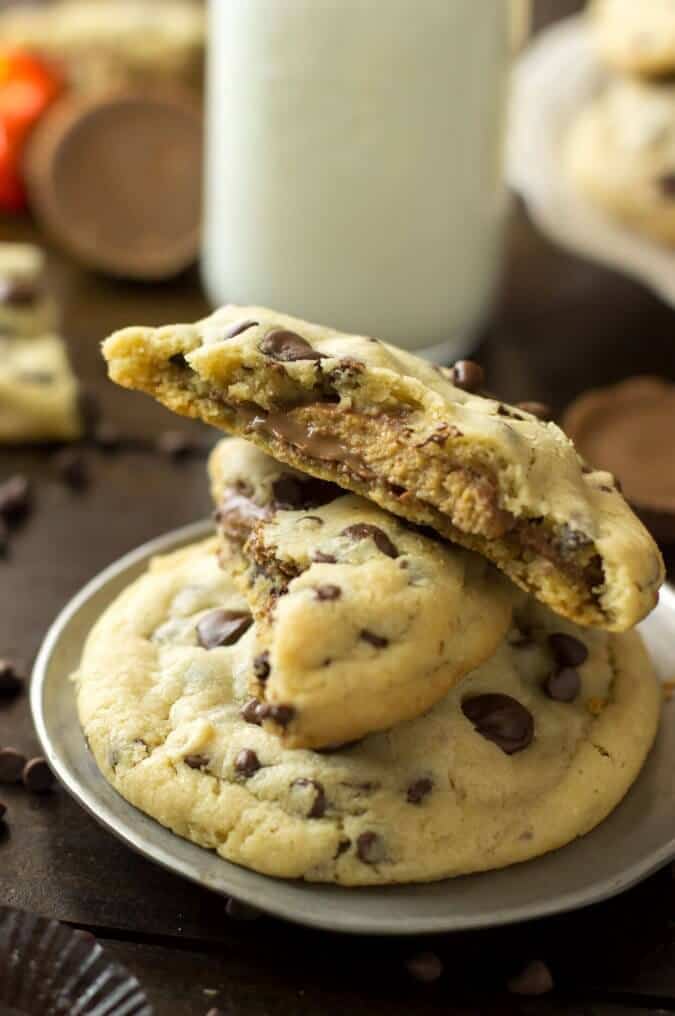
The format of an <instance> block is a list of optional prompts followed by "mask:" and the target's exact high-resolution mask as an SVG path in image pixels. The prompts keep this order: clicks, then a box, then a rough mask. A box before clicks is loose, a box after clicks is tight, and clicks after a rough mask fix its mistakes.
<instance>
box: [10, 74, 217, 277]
mask: <svg viewBox="0 0 675 1016" xmlns="http://www.w3.org/2000/svg"><path fill="white" fill-rule="evenodd" d="M201 159H202V118H201V111H200V108H199V104H198V103H197V101H196V100H195V99H194V98H193V96H192V94H191V93H190V92H188V91H184V90H176V89H171V90H168V89H167V90H164V89H162V90H153V91H140V92H128V91H127V92H121V93H116V94H113V95H109V96H107V97H99V98H96V99H93V100H92V99H89V100H85V99H81V98H77V97H72V96H71V97H70V98H67V99H64V100H63V101H61V102H60V103H58V104H57V105H56V106H54V107H52V109H51V110H50V111H49V112H48V114H47V115H45V117H43V119H42V120H41V121H40V123H39V124H38V126H37V127H36V129H35V131H34V132H33V134H32V136H31V142H30V144H29V146H28V149H27V152H26V163H25V174H26V179H27V185H28V192H29V197H30V202H31V206H32V208H33V211H34V213H35V215H36V217H37V218H38V219H39V220H40V221H41V222H42V224H43V225H44V226H45V227H46V228H47V230H48V231H49V232H51V233H52V235H53V236H54V237H55V239H56V240H57V242H59V243H60V245H61V246H62V247H63V248H65V249H66V250H67V251H69V252H70V253H71V254H72V255H73V256H74V257H76V258H78V259H79V260H80V261H82V262H84V264H86V265H87V266H89V267H91V268H95V269H98V270H100V271H104V272H108V273H110V274H112V275H117V276H122V277H126V278H132V279H162V278H168V277H170V276H172V275H175V274H176V273H177V272H179V271H180V270H181V269H183V268H185V267H186V266H187V265H189V264H190V263H191V262H192V261H194V260H195V258H196V256H197V251H198V249H199V219H200V202H201V175H202V170H201Z"/></svg>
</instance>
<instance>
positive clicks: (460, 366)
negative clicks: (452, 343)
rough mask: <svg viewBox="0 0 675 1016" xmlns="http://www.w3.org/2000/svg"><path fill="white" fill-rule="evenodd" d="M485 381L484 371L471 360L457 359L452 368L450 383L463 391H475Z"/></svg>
mask: <svg viewBox="0 0 675 1016" xmlns="http://www.w3.org/2000/svg"><path fill="white" fill-rule="evenodd" d="M484 381H485V372H484V371H483V368H482V367H481V366H479V364H477V363H474V362H473V360H458V361H457V363H456V364H455V365H454V367H453V368H452V383H453V385H454V386H455V387H456V388H461V389H462V391H465V392H477V391H478V389H479V388H482V386H483V382H484Z"/></svg>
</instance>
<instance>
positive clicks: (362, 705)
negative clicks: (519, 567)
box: [210, 438, 522, 748]
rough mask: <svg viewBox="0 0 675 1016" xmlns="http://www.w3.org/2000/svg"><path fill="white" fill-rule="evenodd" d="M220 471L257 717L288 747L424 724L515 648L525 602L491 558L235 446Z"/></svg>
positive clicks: (220, 449)
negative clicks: (459, 688)
mask: <svg viewBox="0 0 675 1016" xmlns="http://www.w3.org/2000/svg"><path fill="white" fill-rule="evenodd" d="M210 472H211V477H212V486H213V488H214V496H215V500H216V504H217V505H218V509H217V516H218V519H219V525H220V529H221V533H222V552H223V554H224V555H225V559H226V560H227V561H230V562H232V563H233V566H234V568H235V572H236V573H237V574H239V573H240V572H241V571H242V568H243V569H244V570H243V574H242V578H241V587H242V590H243V592H244V594H245V596H246V598H247V600H248V602H249V605H250V607H251V610H252V612H253V615H254V617H255V618H256V621H257V622H258V632H257V637H256V650H255V653H254V656H253V660H252V663H251V666H250V667H249V669H248V678H249V682H248V683H249V688H250V690H251V694H252V695H253V696H254V697H255V699H257V700H259V701H260V706H259V707H258V708H257V713H256V715H257V716H259V717H260V718H261V719H262V720H263V723H264V726H265V727H266V729H269V730H273V731H274V732H275V733H277V734H278V736H279V737H281V739H282V741H283V742H284V744H285V745H286V746H287V747H291V748H320V747H323V746H326V745H334V744H341V743H343V742H346V741H353V740H355V739H357V738H359V737H363V736H364V735H365V734H367V733H370V732H371V731H374V730H385V729H387V728H388V727H392V726H394V724H396V723H400V722H401V721H402V720H407V719H411V718H412V717H414V716H418V715H419V714H420V713H423V712H424V711H425V710H427V709H429V708H430V707H431V706H432V705H433V704H434V703H435V702H437V701H438V700H439V699H440V698H442V697H443V695H445V694H446V692H448V691H449V689H450V688H451V687H452V686H453V685H454V684H456V682H457V681H459V680H460V679H461V678H462V677H464V675H465V674H466V673H468V671H470V670H473V669H474V667H477V666H478V664H479V663H482V662H483V660H485V659H487V658H488V656H491V655H492V653H493V652H494V651H495V649H496V648H497V646H498V645H499V643H500V642H501V640H502V638H503V637H504V635H505V633H506V631H507V629H508V627H509V624H510V622H511V612H512V607H513V603H514V602H515V600H516V598H517V597H518V596H519V595H520V596H522V594H519V593H518V591H517V590H516V588H515V587H514V586H513V585H512V584H511V583H510V582H509V581H508V580H507V579H505V578H504V576H503V575H501V574H500V573H499V572H498V571H497V570H496V569H495V568H493V567H492V566H491V565H490V564H489V563H488V562H487V561H486V560H485V559H484V558H481V557H479V556H478V555H476V554H471V553H470V552H468V551H465V550H462V548H461V547H454V546H452V545H450V544H445V543H443V542H442V541H440V540H438V539H436V538H434V537H433V535H432V536H429V535H427V534H424V533H421V532H418V531H416V530H415V529H414V527H412V526H410V525H409V524H407V523H404V522H402V521H401V520H400V519H398V518H397V517H396V516H395V515H391V514H390V513H389V512H385V511H383V510H382V509H381V508H378V507H377V506H376V505H374V504H372V503H371V502H370V501H366V500H365V499H364V498H361V497H355V496H354V495H352V494H347V493H345V491H343V490H340V488H339V487H336V486H334V485H331V484H327V483H322V482H321V481H317V480H314V479H312V478H311V477H307V476H304V475H303V474H302V473H298V472H297V471H295V470H292V469H289V468H288V466H283V465H281V464H280V463H278V462H275V461H274V460H273V459H270V458H269V456H267V455H265V454H264V453H263V452H261V451H259V450H258V449H257V448H255V447H254V446H253V445H250V444H249V443H248V442H245V441H241V440H238V439H236V438H234V439H230V440H225V441H222V442H221V443H220V444H219V445H217V446H216V448H215V449H214V451H213V453H212V455H211V460H210ZM247 528H248V532H249V535H248V538H245V539H244V542H243V543H242V542H241V541H242V538H243V537H245V536H246V532H247ZM250 709H251V711H252V713H253V711H254V710H256V703H255V702H252V703H251V705H250Z"/></svg>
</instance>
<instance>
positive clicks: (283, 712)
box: [258, 702, 295, 727]
mask: <svg viewBox="0 0 675 1016" xmlns="http://www.w3.org/2000/svg"><path fill="white" fill-rule="evenodd" d="M258 716H259V717H260V719H261V720H272V722H273V723H278V724H279V726H280V727H287V726H288V724H289V723H290V722H291V720H292V719H293V717H294V716H295V709H294V708H293V706H286V705H280V706H274V705H270V703H269V702H261V703H260V706H259V708H258Z"/></svg>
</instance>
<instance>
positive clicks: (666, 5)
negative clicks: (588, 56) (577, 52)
mask: <svg viewBox="0 0 675 1016" xmlns="http://www.w3.org/2000/svg"><path fill="white" fill-rule="evenodd" d="M589 15H590V19H591V26H592V29H593V33H594V42H595V45H596V47H597V50H598V52H599V54H600V56H601V57H602V59H603V60H604V61H605V62H606V63H608V64H610V65H611V66H612V67H615V68H616V69H617V70H619V71H622V72H624V73H628V74H646V75H654V76H661V75H669V74H672V73H673V71H675V0H649V2H648V3H644V2H643V3H640V2H639V0H638V2H637V3H636V0H593V2H592V3H591V6H590V9H589Z"/></svg>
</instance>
